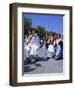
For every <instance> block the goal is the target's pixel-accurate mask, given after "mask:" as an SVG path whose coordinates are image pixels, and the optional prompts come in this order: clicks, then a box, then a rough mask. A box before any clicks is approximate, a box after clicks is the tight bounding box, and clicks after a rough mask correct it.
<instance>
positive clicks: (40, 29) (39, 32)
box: [36, 26, 46, 37]
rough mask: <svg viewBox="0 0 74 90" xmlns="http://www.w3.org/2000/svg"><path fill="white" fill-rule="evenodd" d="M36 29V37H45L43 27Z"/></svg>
mask: <svg viewBox="0 0 74 90" xmlns="http://www.w3.org/2000/svg"><path fill="white" fill-rule="evenodd" d="M36 29H37V33H38V35H39V36H40V37H42V36H45V35H46V30H45V28H44V27H42V26H37V27H36Z"/></svg>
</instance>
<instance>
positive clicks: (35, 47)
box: [24, 30, 63, 61]
mask: <svg viewBox="0 0 74 90" xmlns="http://www.w3.org/2000/svg"><path fill="white" fill-rule="evenodd" d="M24 52H26V53H24V57H27V58H29V59H30V60H31V61H32V60H33V61H35V59H36V58H38V57H42V58H46V60H48V59H50V58H54V59H55V60H59V59H63V40H62V39H61V35H56V34H54V33H52V35H51V36H50V37H49V38H48V39H47V40H46V39H45V38H44V37H43V38H41V37H39V36H38V35H37V33H36V31H35V30H32V31H31V30H28V34H27V35H25V38H24Z"/></svg>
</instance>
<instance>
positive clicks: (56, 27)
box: [23, 13, 63, 34]
mask: <svg viewBox="0 0 74 90" xmlns="http://www.w3.org/2000/svg"><path fill="white" fill-rule="evenodd" d="M23 15H24V16H26V17H27V18H29V19H31V20H32V27H37V26H42V27H45V29H46V30H47V31H49V32H51V31H52V32H56V33H60V34H63V16H62V15H50V14H49V15H43V14H41V15H40V14H26V13H24V14H23Z"/></svg>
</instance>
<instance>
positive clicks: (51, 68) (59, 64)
mask: <svg viewBox="0 0 74 90" xmlns="http://www.w3.org/2000/svg"><path fill="white" fill-rule="evenodd" d="M62 72H63V60H54V59H49V60H48V61H37V62H36V63H33V64H27V65H24V75H25V74H39V73H62Z"/></svg>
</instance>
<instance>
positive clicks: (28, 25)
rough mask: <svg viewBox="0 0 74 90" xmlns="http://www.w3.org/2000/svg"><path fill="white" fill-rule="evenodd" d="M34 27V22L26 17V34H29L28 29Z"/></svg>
mask: <svg viewBox="0 0 74 90" xmlns="http://www.w3.org/2000/svg"><path fill="white" fill-rule="evenodd" d="M31 26H32V20H31V19H29V18H27V17H24V32H27V29H28V28H30V27H31Z"/></svg>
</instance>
